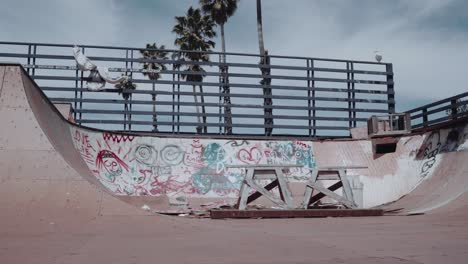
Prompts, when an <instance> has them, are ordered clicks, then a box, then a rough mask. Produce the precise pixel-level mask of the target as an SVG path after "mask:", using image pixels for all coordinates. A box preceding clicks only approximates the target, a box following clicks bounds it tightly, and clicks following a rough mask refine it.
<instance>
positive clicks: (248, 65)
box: [0, 53, 393, 75]
mask: <svg viewBox="0 0 468 264" xmlns="http://www.w3.org/2000/svg"><path fill="white" fill-rule="evenodd" d="M0 57H8V58H35V59H54V60H73V61H74V57H73V56H71V55H70V56H66V55H50V54H27V53H24V54H23V53H0ZM89 59H91V60H94V61H107V62H135V63H161V64H168V65H174V64H180V65H200V66H217V67H221V66H223V67H225V66H228V67H240V68H265V69H278V70H296V71H318V72H343V73H357V74H365V73H366V72H371V74H373V75H376V74H379V75H393V72H379V71H359V70H346V69H332V68H311V67H304V66H286V65H275V64H268V65H267V64H256V63H236V62H223V63H221V62H214V61H188V60H187V61H180V60H172V59H164V60H161V59H142V58H123V57H100V56H99V57H98V56H89ZM355 71H357V72H355Z"/></svg>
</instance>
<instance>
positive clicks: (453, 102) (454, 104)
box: [450, 99, 458, 120]
mask: <svg viewBox="0 0 468 264" xmlns="http://www.w3.org/2000/svg"><path fill="white" fill-rule="evenodd" d="M450 105H451V106H452V108H451V112H452V119H453V120H455V119H457V115H458V107H457V99H453V100H451V101H450Z"/></svg>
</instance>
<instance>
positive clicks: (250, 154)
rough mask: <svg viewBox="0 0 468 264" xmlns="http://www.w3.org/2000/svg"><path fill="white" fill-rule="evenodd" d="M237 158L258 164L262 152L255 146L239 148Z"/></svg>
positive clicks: (247, 162) (244, 161) (246, 162)
mask: <svg viewBox="0 0 468 264" xmlns="http://www.w3.org/2000/svg"><path fill="white" fill-rule="evenodd" d="M237 158H238V159H239V160H240V161H242V162H243V163H245V164H252V165H255V164H258V163H259V162H260V160H261V159H262V152H261V151H260V150H258V149H257V148H256V147H253V148H250V150H247V149H241V150H239V152H238V153H237Z"/></svg>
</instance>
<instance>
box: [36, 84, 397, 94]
mask: <svg viewBox="0 0 468 264" xmlns="http://www.w3.org/2000/svg"><path fill="white" fill-rule="evenodd" d="M220 85H224V84H222V83H220ZM229 87H231V85H229ZM238 88H239V87H238ZM41 89H42V90H43V91H63V92H74V91H82V92H89V90H88V89H87V88H75V87H71V86H70V87H64V86H61V87H52V86H41ZM281 90H297V91H316V92H334V93H348V92H350V90H348V89H346V88H326V87H312V88H307V87H299V86H298V87H296V86H294V87H292V86H281ZM123 91H124V92H126V93H131V94H152V93H153V91H152V90H139V89H136V90H123ZM352 91H353V92H355V93H369V94H382V95H386V94H388V92H387V91H379V90H364V89H354V90H352ZM101 92H112V93H115V92H116V89H115V88H112V89H103V90H101Z"/></svg>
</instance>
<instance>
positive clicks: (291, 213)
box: [210, 209, 384, 219]
mask: <svg viewBox="0 0 468 264" xmlns="http://www.w3.org/2000/svg"><path fill="white" fill-rule="evenodd" d="M383 213H384V210H383V209H310V210H303V209H293V210H275V209H265V210H235V209H223V210H219V209H216V210H215V209H213V210H211V211H210V216H211V219H225V218H306V217H359V216H382V215H383Z"/></svg>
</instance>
